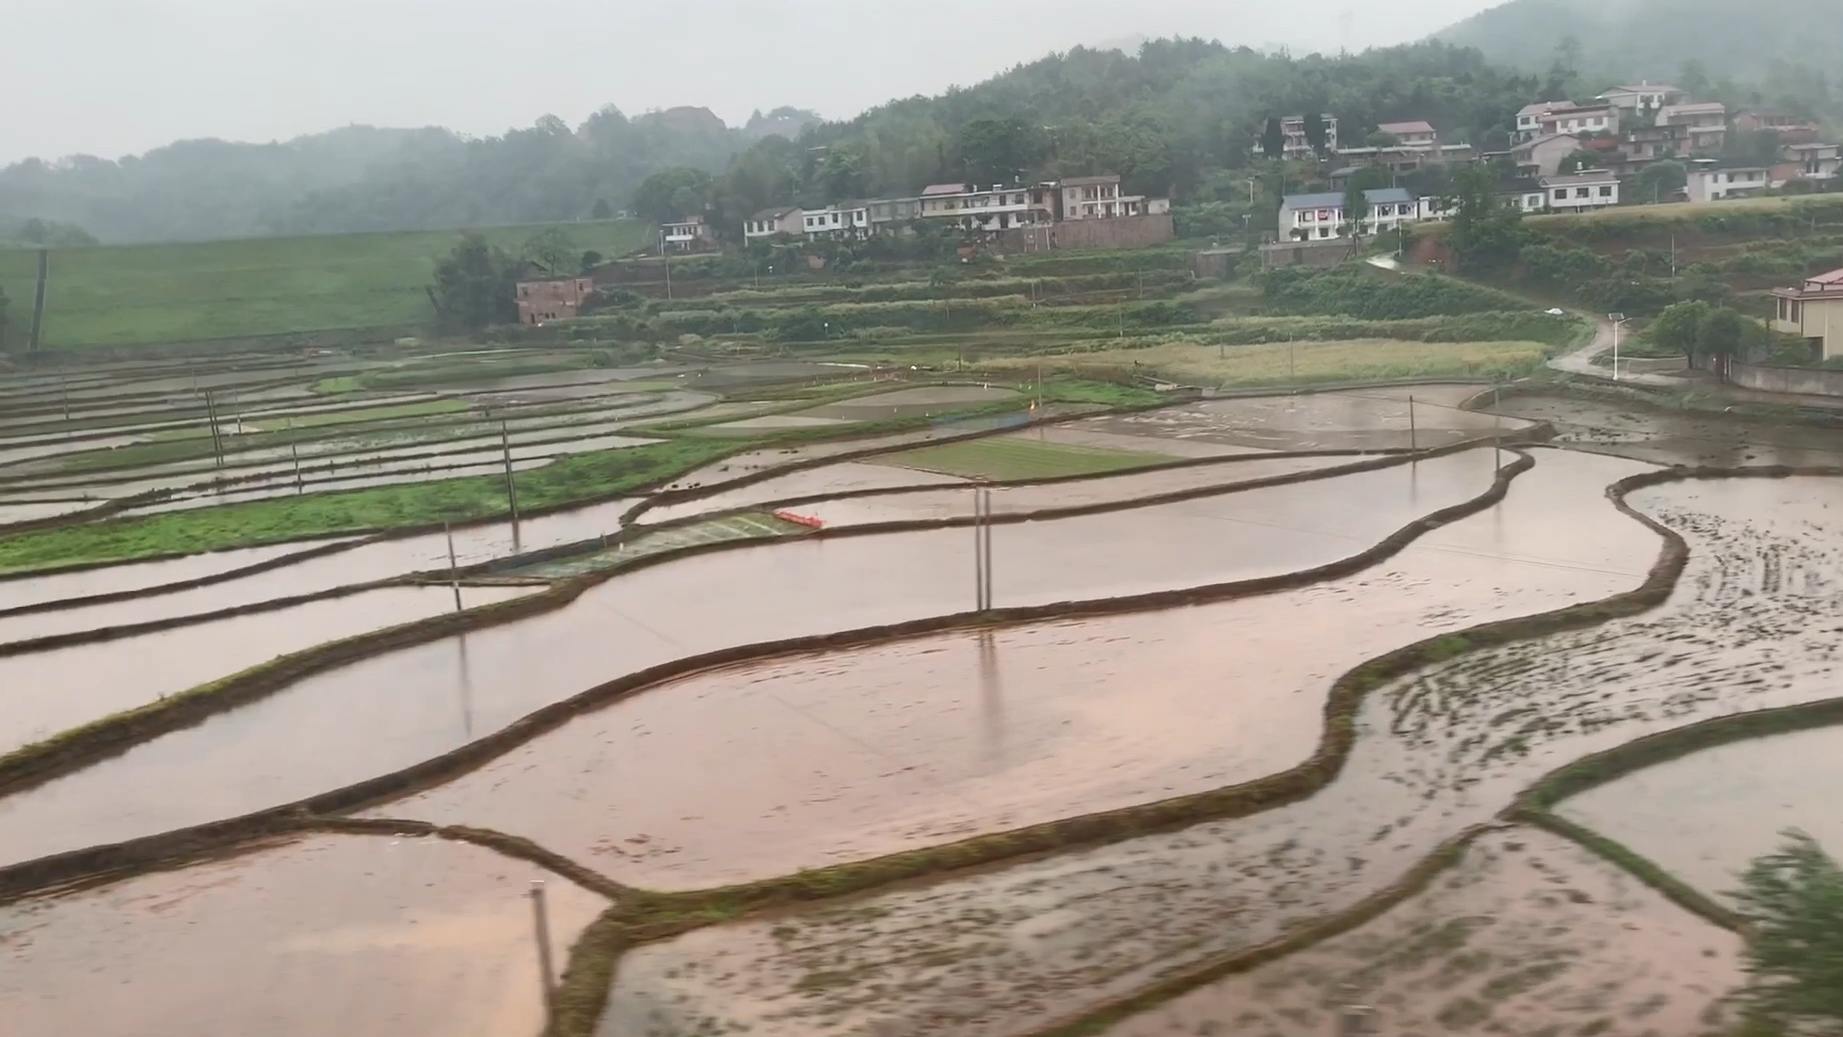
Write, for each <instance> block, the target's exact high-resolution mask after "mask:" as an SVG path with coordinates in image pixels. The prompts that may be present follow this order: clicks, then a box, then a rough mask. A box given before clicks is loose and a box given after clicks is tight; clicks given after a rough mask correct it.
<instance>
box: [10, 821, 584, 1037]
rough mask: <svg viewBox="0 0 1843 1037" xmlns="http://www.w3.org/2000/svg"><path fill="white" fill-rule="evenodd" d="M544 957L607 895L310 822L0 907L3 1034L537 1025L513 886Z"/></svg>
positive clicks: (368, 1031) (531, 951)
mask: <svg viewBox="0 0 1843 1037" xmlns="http://www.w3.org/2000/svg"><path fill="white" fill-rule="evenodd" d="M533 879H544V880H545V896H546V901H547V903H548V907H549V913H550V931H551V943H552V947H553V956H554V958H555V960H556V961H557V962H558V963H559V965H561V963H562V962H563V961H565V960H567V954H568V950H569V947H570V945H571V944H572V943H573V942H574V941H575V939H576V936H577V934H579V933H580V932H581V931H582V929H583V927H584V926H585V925H587V924H588V923H589V922H590V921H592V920H594V918H595V916H596V914H598V913H599V912H600V911H602V910H604V909H605V908H606V907H607V901H605V900H603V899H602V898H600V897H598V896H597V895H595V894H593V893H591V892H589V891H587V890H584V889H582V888H581V887H579V886H576V885H574V884H573V883H570V882H568V881H565V880H563V879H560V878H558V877H556V876H554V875H548V874H545V873H543V872H541V871H539V870H538V869H537V868H535V867H534V866H532V865H530V864H526V863H524V862H522V861H515V860H511V859H509V858H505V857H501V856H499V855H498V854H495V853H493V852H492V851H490V850H485V849H482V848H480V847H476V846H470V845H466V844H462V843H453V842H448V841H445V840H440V839H398V838H390V837H384V836H332V835H321V836H311V837H306V838H302V839H300V840H298V841H295V842H289V843H284V844H281V845H277V846H272V847H270V848H267V849H261V850H258V851H255V852H251V853H246V854H243V855H241V856H238V857H234V858H230V859H228V860H219V861H213V862H210V863H205V864H199V865H195V866H193V867H190V868H187V869H185V870H183V871H177V872H160V873H155V874H150V875H144V876H141V877H138V878H133V879H128V880H126V881H123V882H119V883H116V884H114V885H111V886H107V887H103V888H101V889H95V890H90V891H87V892H84V893H79V894H75V895H70V896H64V897H58V898H53V899H44V900H27V901H22V902H19V903H15V904H11V905H8V906H5V907H0V1019H3V1020H5V1022H4V1023H3V1024H0V1029H4V1031H5V1032H6V1033H8V1034H18V1035H21V1037H25V1035H36V1034H82V1035H83V1037H148V1035H152V1034H163V1035H164V1034H227V1035H228V1034H237V1035H252V1034H277V1035H280V1034H290V1035H294V1034H300V1035H306V1034H339V1035H341V1037H506V1035H519V1037H524V1035H529V1034H535V1033H537V1032H538V1031H539V1030H540V1029H542V1028H543V1024H544V1011H543V999H542V994H541V992H540V990H539V988H538V967H537V962H536V952H535V947H534V941H533V937H532V922H531V907H530V903H529V901H528V900H527V899H526V896H525V893H526V890H527V888H528V886H529V883H530V881H531V880H533Z"/></svg>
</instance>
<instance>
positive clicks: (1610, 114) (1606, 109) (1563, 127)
mask: <svg viewBox="0 0 1843 1037" xmlns="http://www.w3.org/2000/svg"><path fill="white" fill-rule="evenodd" d="M1536 123H1537V127H1538V129H1539V130H1540V131H1541V133H1542V134H1543V135H1550V134H1556V133H1569V134H1573V135H1575V136H1577V137H1589V136H1594V135H1596V134H1602V133H1618V132H1619V109H1618V108H1616V107H1614V106H1613V105H1610V104H1592V105H1576V106H1573V107H1568V108H1556V109H1552V110H1550V111H1548V112H1544V113H1543V114H1542V115H1541V116H1540V117H1538V118H1537V120H1536Z"/></svg>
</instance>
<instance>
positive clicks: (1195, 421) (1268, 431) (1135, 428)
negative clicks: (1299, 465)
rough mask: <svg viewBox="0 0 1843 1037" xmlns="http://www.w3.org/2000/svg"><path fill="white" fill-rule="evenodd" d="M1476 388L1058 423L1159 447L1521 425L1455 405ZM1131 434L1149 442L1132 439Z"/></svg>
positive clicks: (1323, 442) (1343, 443) (1442, 434)
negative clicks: (1163, 443) (1170, 443)
mask: <svg viewBox="0 0 1843 1037" xmlns="http://www.w3.org/2000/svg"><path fill="white" fill-rule="evenodd" d="M1479 388H1480V387H1479V386H1415V387H1413V388H1411V389H1381V388H1377V389H1364V390H1352V391H1349V392H1324V393H1304V394H1300V395H1296V396H1246V397H1233V398H1224V399H1208V400H1199V401H1197V402H1194V403H1188V404H1183V405H1181V406H1175V407H1165V408H1161V409H1159V410H1154V411H1146V412H1143V413H1138V414H1116V415H1107V416H1104V417H1096V418H1087V419H1084V420H1082V421H1076V422H1070V423H1068V424H1066V425H1064V426H1062V429H1064V430H1065V437H1066V436H1067V435H1070V434H1072V435H1074V436H1078V437H1079V436H1084V435H1085V436H1086V437H1087V438H1088V441H1089V445H1094V446H1114V447H1118V448H1121V449H1141V450H1158V449H1159V447H1158V446H1157V445H1156V444H1157V442H1158V441H1160V440H1170V441H1175V442H1177V443H1183V444H1188V445H1190V446H1192V447H1193V448H1195V447H1201V448H1202V449H1204V450H1216V449H1258V450H1349V449H1366V450H1374V449H1380V448H1384V447H1407V446H1410V445H1413V446H1419V447H1422V448H1426V447H1432V446H1444V445H1446V444H1449V443H1454V442H1459V441H1462V440H1467V439H1477V438H1479V437H1482V436H1489V435H1491V433H1492V432H1493V431H1494V430H1496V429H1498V428H1499V427H1502V428H1503V429H1505V430H1507V431H1511V430H1515V429H1516V428H1519V427H1522V423H1520V422H1518V421H1516V420H1515V419H1507V420H1505V421H1503V422H1502V423H1501V426H1500V422H1499V421H1498V419H1497V417H1496V416H1495V415H1491V414H1479V413H1475V412H1472V411H1465V410H1460V409H1459V408H1458V406H1457V405H1458V404H1459V403H1460V402H1462V401H1463V400H1464V399H1466V398H1468V397H1471V396H1473V395H1476V393H1477V392H1478V390H1479ZM1410 395H1412V396H1413V398H1414V402H1413V405H1412V406H1410V403H1409V396H1410ZM1410 411H1412V418H1411V417H1410ZM1132 440H1141V441H1146V440H1149V441H1151V442H1142V443H1141V444H1140V445H1138V446H1137V447H1135V446H1134V445H1133V444H1132V442H1131V441H1132Z"/></svg>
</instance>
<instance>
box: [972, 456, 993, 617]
mask: <svg viewBox="0 0 1843 1037" xmlns="http://www.w3.org/2000/svg"><path fill="white" fill-rule="evenodd" d="M973 607H974V610H975V611H978V612H985V611H988V610H990V609H991V607H992V491H991V490H989V489H987V488H986V487H984V486H977V487H974V488H973Z"/></svg>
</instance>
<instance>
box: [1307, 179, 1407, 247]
mask: <svg viewBox="0 0 1843 1037" xmlns="http://www.w3.org/2000/svg"><path fill="white" fill-rule="evenodd" d="M1363 197H1364V198H1365V199H1366V200H1367V201H1368V202H1369V209H1370V211H1369V216H1368V217H1366V218H1365V219H1364V220H1363V223H1362V227H1361V230H1362V232H1363V233H1364V234H1365V235H1369V236H1375V235H1377V234H1382V233H1386V232H1392V231H1394V230H1395V229H1396V228H1397V227H1398V226H1401V225H1403V224H1407V223H1414V222H1416V221H1418V220H1420V219H1422V218H1423V217H1422V215H1421V204H1420V201H1419V199H1416V198H1415V197H1414V195H1412V194H1410V193H1409V192H1408V191H1406V190H1404V189H1402V188H1399V187H1381V188H1376V189H1374V190H1370V191H1365V192H1363ZM1349 224H1350V221H1349V219H1348V218H1347V217H1346V214H1345V212H1344V195H1342V194H1340V193H1336V192H1323V193H1319V194H1289V195H1287V196H1286V197H1285V198H1282V199H1281V200H1280V225H1279V239H1280V240H1281V241H1322V240H1328V239H1331V238H1342V237H1346V236H1348V235H1349V231H1350V226H1349Z"/></svg>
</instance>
